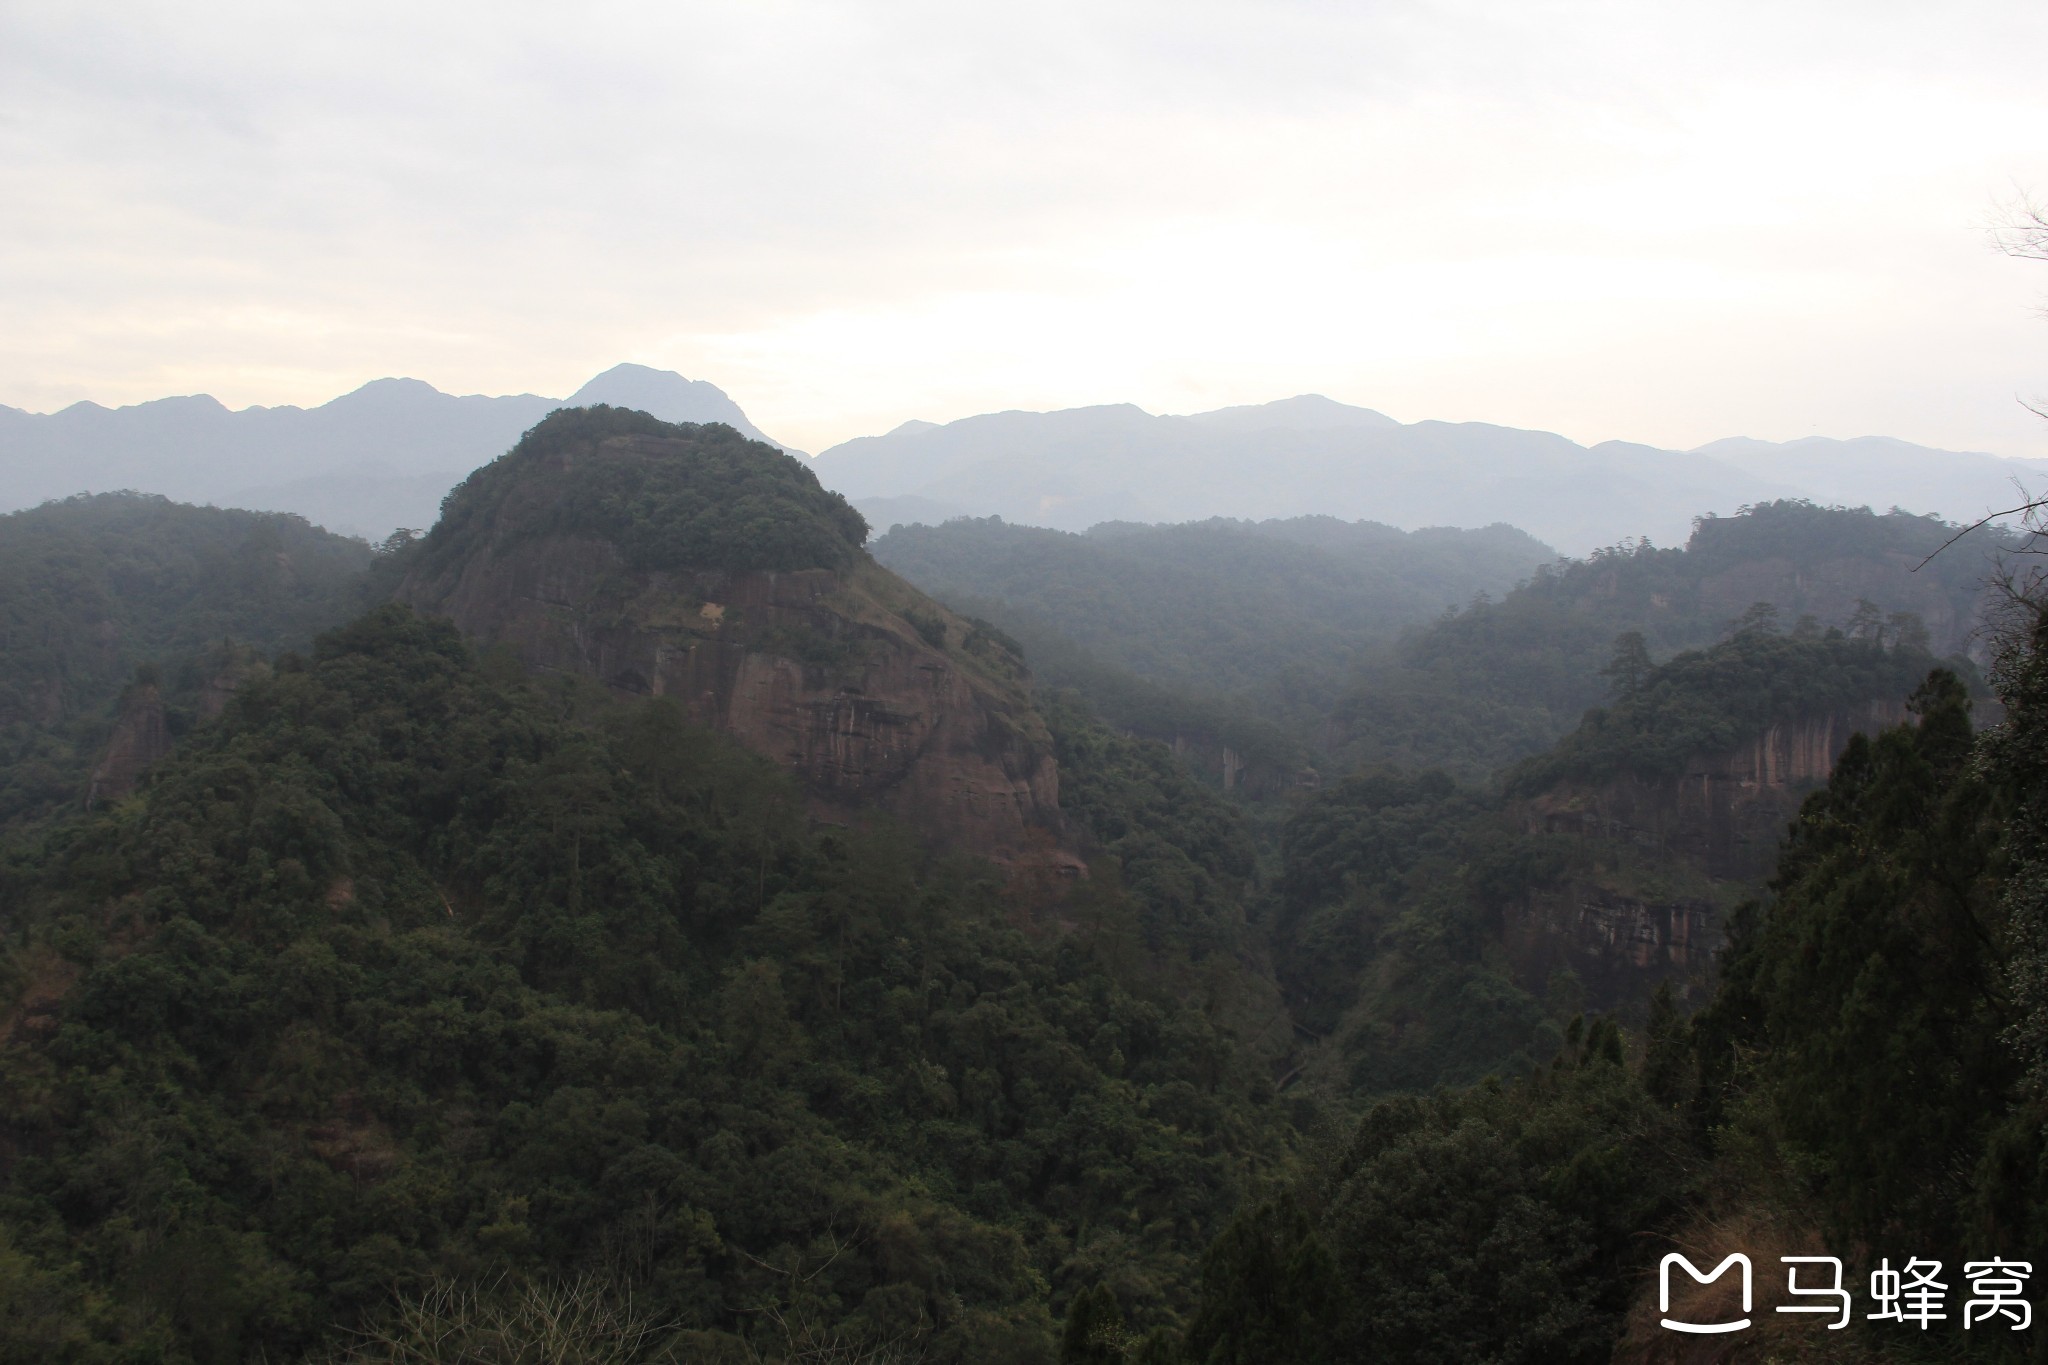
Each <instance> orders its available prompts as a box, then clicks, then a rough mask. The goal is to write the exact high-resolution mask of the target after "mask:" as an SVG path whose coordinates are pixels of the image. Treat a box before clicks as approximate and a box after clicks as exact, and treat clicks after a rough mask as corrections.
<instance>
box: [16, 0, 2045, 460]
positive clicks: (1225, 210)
mask: <svg viewBox="0 0 2048 1365" xmlns="http://www.w3.org/2000/svg"><path fill="white" fill-rule="evenodd" d="M2043 51H2048V5H2042V4H2040V3H2038V0H2027V2H2026V3H2007V2H2000V3H1975V4H1973V3H1969V2H1968V0H1952V2H1951V3H1949V4H1946V5H1943V6H1939V7H1937V6H1932V5H1928V4H1925V3H1924V0H1916V2H1915V3H1911V4H1906V3H1892V0H1854V2H1853V3H1801V2H1800V0H1772V3H1749V2H1748V0H1714V2H1713V3H1698V4H1695V3H1655V2H1654V0H1630V2H1629V3H1604V2H1594V0H1561V2H1559V3H1549V2H1547V0H1511V2H1509V3H1491V2H1488V3H1479V2H1476V0H1475V2H1472V3H1463V2H1452V3H1400V2H1392V3H1371V0H1345V2H1343V3H1337V2H1336V0H1259V3H1215V2H1213V0H1160V2H1155V0H1129V2H1128V3H1118V0H1090V2H1089V3H1072V4H1068V3H1042V2H1038V0H1012V2H1011V3H1005V4H1001V5H970V4H961V3H959V0H944V2H943V3H941V2H939V0H932V2H930V3H925V2H922V0H902V2H900V3H899V2H897V0H874V2H866V0H836V2H835V3H800V2H798V0H733V2H731V3H724V2H722V0H703V2H692V0H661V2H660V3H607V2H606V0H597V3H587V4H583V5H579V6H565V5H562V4H559V3H555V4H549V5H546V6H542V5H537V4H526V3H521V0H492V3H488V4H486V3H469V2H468V0H439V2H438V3H434V4H421V3H418V0H409V2H408V3H404V4H392V3H384V0H350V3H347V4H345V5H327V4H318V3H282V4H281V3H278V0H264V2H263V3H249V4H243V3H183V4H161V3H151V0H122V2H121V3H118V4H107V3H95V2H94V0H0V183H4V184H5V185H7V186H8V190H7V192H6V193H5V194H4V195H0V403H5V404H8V405H11V406H15V407H22V408H27V409H30V410H33V411H49V410H54V409H56V408H59V407H62V406H64V405H66V404H68V403H71V402H74V401H77V400H80V399H93V400H95V401H98V402H102V403H107V404H110V405H112V404H117V403H127V402H136V401H141V400H145V399H149V398H155V397H161V396H165V395H170V394H182V393H198V392H205V393H211V394H213V395H215V396H216V397H218V398H220V399H221V400H222V401H223V402H226V403H228V404H229V405H231V406H236V407H240V406H243V405H247V404H256V403H260V404H277V403H298V404H310V403H318V402H322V401H325V400H326V399H328V398H331V397H333V396H335V395H336V394H339V393H342V392H345V391H347V390H349V389H353V388H355V387H356V386H358V385H359V384H362V383H364V382H366V381H368V380H371V379H375V378H379V377H382V376H388V375H406V376H412V377H415V378H420V379H425V380H427V381H429V382H431V383H433V384H435V385H436V386H437V387H440V388H442V389H444V390H447V391H450V392H458V393H473V392H483V393H513V392H534V393H543V394H550V395H555V396H560V395H564V394H567V393H569V392H570V391H572V390H573V389H574V388H576V387H577V386H578V385H579V384H580V383H581V382H582V381H583V380H585V379H587V378H589V377H590V376H591V375H592V374H594V373H596V372H597V371H598V370H600V369H603V368H606V367H608V366H610V365H612V364H615V363H617V362H620V361H636V362H639V363H643V364H650V365H656V366H659V367H661V368H665V369H674V370H678V371H680V372H682V373H684V374H686V375H688V376H690V377H691V378H698V379H708V380H710V381H712V382H713V383H715V384H718V385H719V386H721V387H722V388H724V389H725V390H727V391H728V392H729V393H731V394H732V395H733V397H734V398H735V399H737V400H738V401H739V403H740V404H741V405H742V406H743V407H744V408H745V409H746V411H747V413H748V415H749V416H750V417H752V418H753V420H754V421H755V422H756V423H757V424H758V425H759V426H761V427H762V428H763V429H765V430H767V431H768V432H770V433H772V434H773V435H774V436H776V438H777V439H779V440H783V441H787V442H791V443H794V444H796V445H798V446H802V447H805V448H807V449H810V450H814V451H815V450H818V449H821V448H823V447H825V446H828V445H831V444H832V443H834V442H836V441H840V440H844V439H847V438H849V437H853V436H858V435H865V434H871V433H874V432H879V431H884V430H887V429H889V428H891V427H893V426H895V425H897V424H898V423H900V422H902V421H904V420H906V419H909V418H921V419H924V420H931V421H946V420H950V419H952V418H956V417H961V416H966V415H969V414H972V413H976V412H984V411H991V410H998V409H1005V408H1034V409H1035V408H1058V407H1072V406H1079V405H1084V404H1091V403H1109V402H1134V403H1137V404H1139V405H1140V406H1143V407H1145V408H1147V409H1148V410H1151V411H1154V412H1162V411H1164V412H1184V411H1196V410H1201V409H1206V408H1214V407H1220V406H1224V405H1227V404H1233V403H1248V402H1263V401H1266V400H1269V399H1274V398H1282V397H1287V396H1290V395H1293V394H1297V393H1304V392H1318V393H1323V394H1327V395H1329V396H1330V397H1333V398H1337V399H1340V400H1342V401H1345V402H1351V403H1358V404H1362V405H1365V406H1368V407H1374V408H1378V409H1380V410H1381V411H1383V412H1386V413H1388V414H1389V415H1391V416H1394V417H1397V418H1399V419H1401V420H1403V421H1415V420H1420V419H1424V418H1439V419H1445V420H1476V421H1492V422H1499V423H1503V424H1507V425H1513V426H1521V427H1538V428H1544V429H1548V430H1553V431H1559V432H1562V433H1563V434H1565V435H1567V436H1570V437H1573V438H1574V439H1577V440H1580V441H1584V442H1588V443H1590V442H1594V441H1599V440H1605V439H1610V438H1617V439H1627V440H1636V441H1644V442H1648V443H1651V444H1656V445H1663V446H1670V447H1680V448H1682V447H1687V446H1691V445H1696V444H1699V443H1701V442H1704V441H1708V440H1712V439H1715V438H1717V437H1723V436H1733V435H1748V436H1756V437H1763V438H1767V439H1775V440H1784V439H1791V438H1795V437H1800V436H1807V435H1830V436H1844V437H1846V436H1856V435H1864V434H1885V435H1891V436H1898V437H1903V438H1905V439H1907V440H1912V441H1917V442H1920V443H1923V444H1927V445H1933V446H1938V447H1944V448H1950V449H1975V450H1988V451H1992V452H1995V453H1999V454H2007V455H2028V456H2048V422H2044V421H2043V420H2042V419H2040V418H2038V417H2035V416H2033V415H2031V414H2030V413H2028V412H2027V411H2026V409H2025V408H2024V407H2022V405H2021V404H2022V400H2027V401H2034V402H2036V403H2037V405H2038V404H2039V402H2040V400H2042V399H2043V398H2048V317H2044V315H2043V312H2042V306H2043V303H2044V301H2048V264H2040V263H2032V262H2024V261H2016V260H2013V259H2010V258H2008V257H2005V256H2002V255H2000V254H1999V253H1998V252H1997V251H1995V250H1994V249H1993V248H1992V246H1991V245H1990V243H1989V240H1988V234H1987V231H1986V227H1987V224H1988V223H1989V222H1991V221H1992V220H1994V219H1995V218H1996V217H1997V215H1998V214H1999V213H2000V212H2001V211H2002V210H2001V206H2002V205H2005V204H2009V203H2010V202H2011V201H2012V200H2013V198H2014V197H2015V196H2016V195H2018V194H2021V193H2025V192H2028V191H2032V192H2033V193H2034V194H2035V195H2036V197H2037V198H2039V197H2041V196H2043V195H2048V84H2044V83H2043V82H2041V81H2040V79H2039V72H2038V66H2039V57H2040V54H2041V53H2042V52H2043Z"/></svg>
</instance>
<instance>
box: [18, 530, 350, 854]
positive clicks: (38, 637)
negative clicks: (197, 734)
mask: <svg viewBox="0 0 2048 1365" xmlns="http://www.w3.org/2000/svg"><path fill="white" fill-rule="evenodd" d="M372 558H373V554H372V551H371V549H370V547H369V546H367V545H365V544H364V543H363V542H361V541H359V540H350V539H346V538H344V537H341V536H335V535H329V534H328V533H327V532H325V531H322V530H321V529H320V528H318V527H316V526H309V525H307V524H306V522H305V521H303V520H302V519H300V518H298V517H294V516H287V515H284V514H281V513H266V512H240V511H232V510H223V509H220V508H214V507H188V506H185V505H183V504H180V503H174V502H170V501H168V500H166V499H164V498H160V497H152V496H149V495H145V494H139V493H108V494H101V495H98V496H93V497H76V498H70V499H66V500H65V501H62V502H53V503H46V504H44V505H43V506H41V507H38V508H35V509H32V510H30V511H26V512H15V513H12V514H10V515H7V516H0V829H5V828H6V827H8V826H10V825H13V824H16V823H18V822H21V821H25V820H31V819H34V818H37V817H40V816H44V815H47V814H48V813H49V812H51V811H53V810H55V809H57V808H58V807H60V806H63V805H67V804H72V803H76V802H80V801H82V800H83V799H84V797H85V785H86V782H85V779H86V774H87V772H88V771H89V770H90V768H91V766H92V762H93V760H94V758H95V757H96V755H97V752H98V749H99V746H100V745H101V744H103V743H104V742H105V740H106V737H107V734H108V732H109V730H110V729H111V728H112V725H113V721H114V709H115V706H116V703H117V702H118V701H119V699H120V696H121V693H122V690H123V689H124V688H125V687H126V686H127V685H128V684H129V682H130V681H131V680H132V679H133V678H134V676H135V671H136V669H137V668H138V667H141V666H148V667H149V668H150V669H151V672H152V674H153V676H155V677H156V678H157V679H158V680H159V681H160V683H161V685H162V686H163V687H164V689H165V690H166V691H167V693H169V695H170V700H171V706H170V721H171V724H172V726H173V728H174V729H182V728H183V727H184V726H185V725H187V724H189V723H190V722H191V720H192V718H193V714H194V708H195V699H196V694H197V692H198V690H199V688H200V687H201V686H202V685H203V683H204V682H205V681H206V678H207V676H210V672H211V670H212V669H213V668H216V667H218V665H219V663H220V659H219V657H218V656H219V655H220V654H221V651H222V649H223V646H224V644H227V643H229V642H232V644H235V645H240V646H244V647H247V648H250V649H253V650H255V651H258V652H260V653H265V654H267V653H269V652H271V651H275V650H277V649H281V648H285V647H289V646H295V645H304V644H306V643H308V642H310V641H311V639H312V638H313V636H314V635H315V634H316V633H317V632H319V631H321V630H324V629H326V628H328V627H329V626H331V625H333V624H335V623H336V622H338V621H340V620H343V619H345V618H346V617H347V616H349V615H350V614H352V613H353V612H354V611H356V610H357V609H358V608H359V606H360V605H361V602H362V596H361V594H362V590H363V584H362V578H363V574H364V571H365V570H366V569H367V568H368V566H369V564H370V562H371V560H372Z"/></svg>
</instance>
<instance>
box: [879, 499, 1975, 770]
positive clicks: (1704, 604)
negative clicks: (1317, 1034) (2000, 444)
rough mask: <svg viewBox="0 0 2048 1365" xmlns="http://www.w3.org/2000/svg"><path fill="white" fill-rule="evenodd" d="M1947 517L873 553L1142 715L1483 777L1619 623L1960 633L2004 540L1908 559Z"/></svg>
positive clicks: (1541, 719) (1018, 540) (1821, 517)
mask: <svg viewBox="0 0 2048 1365" xmlns="http://www.w3.org/2000/svg"><path fill="white" fill-rule="evenodd" d="M1951 530H1952V528H1950V527H1948V526H1946V525H1945V524H1944V523H1942V522H1941V521H1939V520H1938V519H1936V518H1931V517H1918V516H1912V515H1909V514H1907V513H1904V512H1899V511H1893V512H1890V513H1885V514H1876V513H1873V512H1871V511H1870V510H1869V509H1867V508H1822V507H1815V506H1813V505H1811V504H1807V503H1799V502H1775V503H1765V504H1761V505H1759V506H1757V507H1754V508H1747V509H1744V511H1743V512H1742V513H1741V514H1740V515H1738V516H1733V517H1704V518H1701V519H1700V520H1699V522H1698V523H1697V524H1696V526H1695V528H1694V532H1693V535H1692V538H1691V539H1690V540H1689V541H1688V542H1687V544H1686V545H1685V546H1683V547H1680V548H1669V549H1658V548H1656V547H1653V546H1651V545H1649V544H1647V543H1646V542H1641V541H1635V540H1630V541H1625V542H1624V543H1622V544H1620V545H1618V546H1616V547H1614V548H1612V549H1609V550H1604V551H1601V552H1598V553H1596V554H1594V555H1592V556H1591V557H1589V558H1588V559H1585V560H1559V559H1557V557H1556V556H1555V555H1553V554H1552V553H1551V552H1550V551H1549V550H1547V549H1546V548H1545V547H1544V546H1542V545H1541V544H1539V543H1537V542H1535V541H1533V540H1530V539H1529V538H1528V537H1526V536H1524V535H1522V534H1521V533H1520V532H1515V531H1512V530H1511V529H1510V528H1507V527H1490V528H1487V529H1485V530H1483V531H1462V532H1461V531H1450V530H1440V529H1439V530H1425V531H1416V532H1409V533H1405V534H1404V533H1402V532H1400V531H1396V530H1394V529H1392V528H1390V527H1384V526H1378V525H1375V524H1373V523H1370V522H1358V523H1347V522H1340V521H1336V520H1334V519H1333V518H1328V517H1303V518H1296V519H1292V520H1285V521H1268V522H1260V523H1251V522H1231V521H1212V522H1203V523H1194V524H1189V525H1185V526H1162V527H1133V526H1126V525H1122V524H1117V523H1110V524H1106V525H1103V526H1100V527H1097V528H1095V529H1094V530H1093V531H1091V532H1090V533H1089V534H1087V535H1085V536H1081V535H1073V534H1070V533H1067V532H1060V531H1048V530H1043V529H1040V528H1036V527H1025V526H1013V525H1008V524H1005V523H1003V522H1002V521H1000V520H998V519H994V518H990V519H986V520H979V521H977V520H971V519H960V520H956V521H951V522H947V523H946V524H945V525H943V526H937V527H932V526H899V527H894V528H892V529H891V530H890V532H889V534H887V535H886V536H883V537H881V538H880V539H878V540H877V541H876V542H875V545H874V552H875V555H876V557H877V558H878V559H880V560H881V561H882V562H883V563H885V564H887V565H889V566H890V567H891V568H893V569H895V570H896V571H897V572H899V573H901V574H903V575H904V576H905V577H906V578H908V579H910V580H911V581H912V582H913V583H916V584H917V585H918V586H920V587H922V588H924V589H925V590H926V591H927V592H930V593H931V594H933V595H934V596H936V597H938V598H940V599H941V600H944V601H946V602H948V603H950V604H952V605H953V606H955V607H956V608H958V609H960V610H962V611H967V612H971V613H973V614H975V615H978V616H982V617H985V618H987V619H989V620H991V621H993V622H995V623H996V624H998V625H1000V626H1001V627H1002V628H1003V629H1004V630H1005V631H1007V632H1008V633H1010V634H1011V635H1012V636H1014V637H1016V638H1017V639H1018V640H1020V641H1022V642H1023V644H1024V646H1025V648H1026V650H1027V651H1028V652H1029V654H1030V657H1031V659H1032V662H1033V666H1034V668H1035V670H1036V671H1037V673H1038V676H1039V677H1040V679H1041V681H1043V682H1044V683H1046V684H1048V685H1052V686H1060V687H1070V688H1073V689H1074V690H1075V691H1077V692H1079V693H1080V694H1081V695H1082V696H1083V697H1084V698H1086V699H1087V701H1088V702H1089V704H1090V705H1091V706H1093V707H1094V708H1095V709H1096V710H1097V712H1098V713H1099V714H1101V715H1103V716H1104V717H1105V718H1107V719H1109V720H1111V721H1112V722H1113V723H1115V724H1117V725H1120V726H1123V727H1125V728H1128V729H1131V730H1133V731H1135V732H1137V733H1140V734H1146V735H1152V736H1156V737H1161V738H1168V739H1172V738H1174V737H1177V736H1178V737H1185V738H1188V739H1197V740H1205V741H1208V742H1209V743H1210V745H1211V747H1213V748H1219V749H1220V748H1221V747H1226V746H1227V747H1229V748H1231V749H1232V750H1233V751H1234V752H1235V753H1236V754H1237V755H1238V756H1239V758H1240V759H1241V760H1243V761H1244V762H1245V763H1246V765H1247V766H1253V767H1258V768H1262V769H1264V770H1266V771H1268V772H1270V773H1279V774H1285V773H1289V772H1294V771H1298V770H1300V769H1301V768H1303V767H1305V766H1311V765H1313V766H1315V767H1318V768H1323V769H1334V770H1336V771H1340V772H1341V771H1346V770H1349V769H1353V768H1358V767H1361V766H1371V765H1373V764H1378V763H1392V764H1395V765H1397V766H1400V767H1403V768H1411V769H1413V768H1434V767H1442V768H1445V769H1447V770H1449V771H1451V772H1453V773H1455V774H1456V775H1457V776H1458V777H1459V778H1460V779H1461V780H1464V781H1468V782H1474V783H1483V782H1485V781H1486V780H1488V779H1489V778H1490V777H1491V776H1492V775H1493V774H1494V773H1495V772H1496V771H1498V770H1499V769H1501V768H1504V767H1506V766H1508V765H1510V764H1512V763H1515V762H1517V761H1519V760H1522V759H1526V758H1529V757H1532V756H1534V755H1536V754H1539V753H1541V752H1542V751H1543V750H1545V749H1547V748H1548V747H1549V746H1550V745H1552V744H1553V743H1555V742H1557V741H1558V740H1559V739H1561V738H1562V737H1563V736H1565V735H1566V734H1567V733H1569V732H1570V731H1571V730H1572V729H1573V728H1574V727H1575V726H1576V725H1577V724H1578V723H1579V720H1580V717H1581V715H1582V713H1583V712H1585V710H1586V709H1587V708H1589V707H1592V706H1596V705H1599V704H1601V703H1602V702H1604V701H1606V700H1607V699H1608V696H1609V692H1610V686H1609V680H1608V678H1607V677H1606V676H1605V674H1604V670H1605V669H1606V668H1607V666H1608V665H1609V663H1610V660H1611V654H1612V651H1613V648H1614V642H1615V639H1616V637H1617V636H1620V635H1623V634H1625V633H1630V632H1633V633H1634V634H1635V635H1636V636H1637V637H1639V639H1640V640H1641V642H1642V645H1643V648H1644V651H1645V653H1646V655H1647V660H1646V663H1647V662H1649V661H1656V662H1661V661H1663V660H1665V659H1668V658H1670V657H1671V656H1672V655H1674V654H1676V653H1679V652H1682V651H1685V650H1694V649H1699V648H1703V647H1705V646H1707V645H1710V644H1713V643H1715V642H1716V641H1718V640H1721V639H1724V638H1727V637H1728V636H1729V635H1731V634H1732V633H1734V632H1736V631H1737V630H1739V629H1741V628H1742V623H1743V618H1744V616H1745V614H1746V613H1747V612H1748V611H1749V610H1750V609H1751V607H1752V606H1753V605H1754V604H1756V603H1758V602H1762V603H1765V604H1767V605H1769V606H1771V607H1773V608H1775V609H1776V613H1777V618H1778V620H1777V625H1778V628H1779V629H1780V630H1781V631H1782V633H1784V634H1787V635H1797V636H1800V637H1802V638H1803V637H1804V636H1806V635H1808V634H1812V635H1815V636H1819V635H1824V634H1825V633H1826V632H1827V631H1828V630H1830V629H1832V630H1836V631H1838V632H1840V633H1841V634H1842V635H1844V636H1846V637H1848V638H1850V639H1853V640H1861V641H1864V642H1866V643H1873V644H1884V643H1900V642H1902V633H1903V642H1904V643H1907V644H1909V645H1914V646H1918V647H1923V648H1927V649H1930V650H1932V651H1933V652H1934V653H1935V654H1936V655H1937V656H1943V657H1946V656H1951V655H1961V654H1964V653H1966V652H1967V651H1968V649H1969V648H1970V647H1971V641H1972V639H1973V638H1974V635H1973V632H1974V630H1975V626H1976V624H1977V623H1976V619H1975V613H1976V611H1977V604H1978V602H1979V600H1980V598H1981V595H1982V592H1981V589H1982V582H1983V579H1984V577H1985V574H1986V572H1987V569H1988V567H1989V559H1990V557H1991V556H1992V555H1993V554H1995V553H1996V552H1998V551H1999V550H2000V549H2001V548H2006V547H2009V544H2010V542H2009V539H2008V538H2007V536H2006V535H2005V533H2003V532H2000V531H1998V530H1996V529H1989V528H1987V529H1983V530H1979V531H1976V532H1973V533H1972V534H1971V535H1969V536H1967V537H1965V538H1964V539H1963V540H1962V541H1961V542H1959V543H1958V544H1956V545H1954V546H1951V547H1949V548H1948V549H1947V550H1946V551H1944V552H1943V553H1942V554H1941V555H1939V556H1937V557H1935V558H1934V559H1932V560H1931V561H1929V562H1928V563H1927V564H1926V566H1925V567H1924V568H1922V567H1919V566H1920V563H1921V561H1922V560H1923V559H1926V558H1927V556H1928V555H1929V554H1930V552H1932V551H1933V550H1934V549H1936V548H1937V547H1938V546H1940V545H1941V544H1942V542H1943V541H1944V540H1945V539H1947V537H1948V536H1949V534H1950V533H1951ZM1212 766H1213V765H1212ZM1268 785H1269V786H1270V785H1271V784H1270V783H1269V784H1268Z"/></svg>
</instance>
